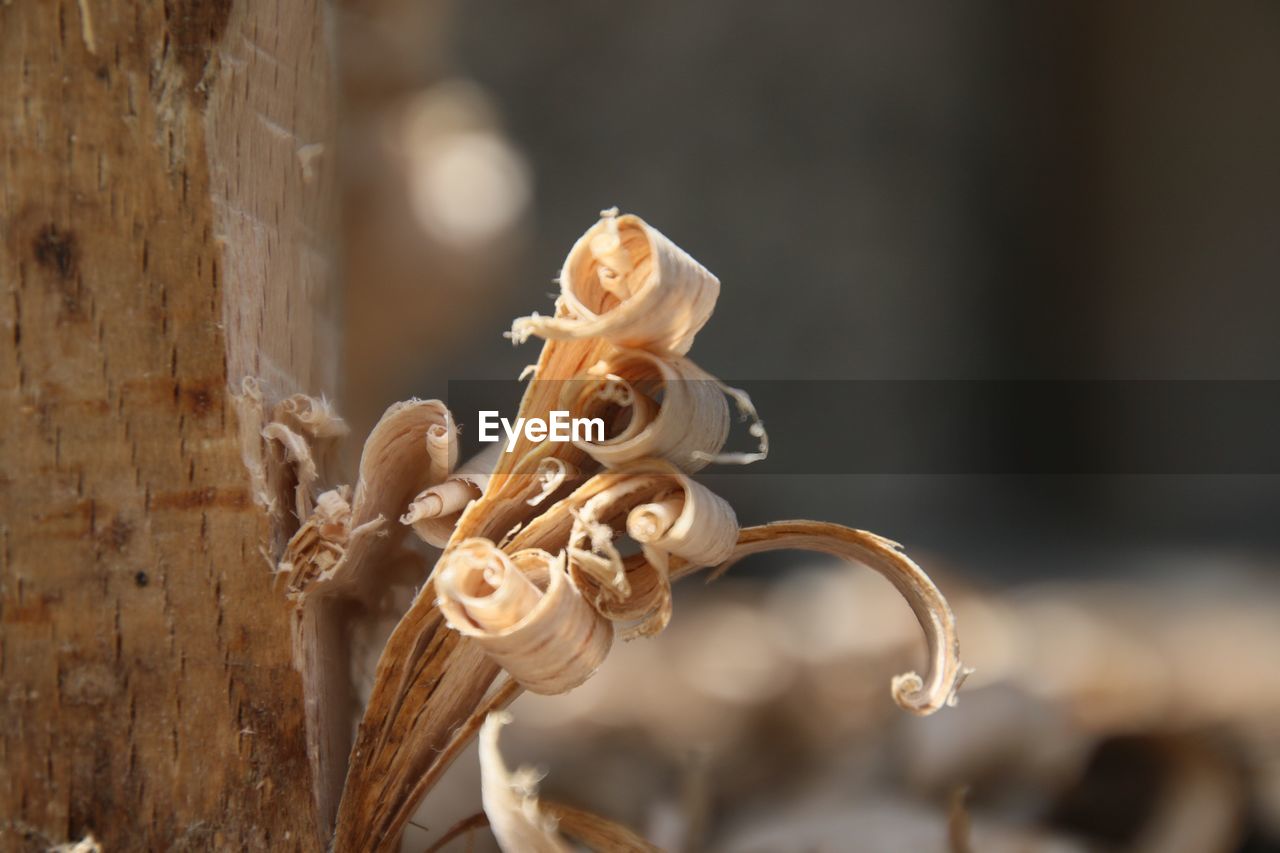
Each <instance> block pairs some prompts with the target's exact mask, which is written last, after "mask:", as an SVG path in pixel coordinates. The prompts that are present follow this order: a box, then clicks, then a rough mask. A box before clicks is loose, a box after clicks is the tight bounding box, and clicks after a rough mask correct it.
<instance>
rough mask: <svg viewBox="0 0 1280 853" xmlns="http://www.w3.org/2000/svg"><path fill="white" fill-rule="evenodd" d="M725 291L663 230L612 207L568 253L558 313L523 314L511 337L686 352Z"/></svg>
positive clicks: (558, 302)
mask: <svg viewBox="0 0 1280 853" xmlns="http://www.w3.org/2000/svg"><path fill="white" fill-rule="evenodd" d="M719 294H720V281H719V279H717V278H716V277H715V276H714V275H712V274H711V273H710V272H708V271H707V270H706V269H705V268H704V267H703V266H702V265H701V264H699V263H698V262H697V261H695V260H694V259H693V258H691V257H689V255H687V254H686V253H685V252H684V251H683V250H682V249H680V248H679V247H678V246H676V245H675V244H674V243H672V242H671V241H670V240H668V239H667V238H666V237H664V236H663V235H662V234H661V233H660V232H658V231H657V229H655V228H653V227H651V226H650V225H648V224H647V223H646V222H645V221H644V220H642V219H640V218H639V217H637V216H618V215H617V210H607V211H604V212H603V213H602V214H601V218H600V221H599V222H597V223H596V224H595V225H594V226H592V227H591V228H590V229H589V230H588V231H587V233H586V234H584V235H583V236H582V237H581V239H579V240H578V242H577V243H576V244H575V245H574V247H573V249H571V250H570V252H569V257H568V259H567V260H566V261H565V265H564V269H563V270H562V271H561V273H560V298H559V299H558V300H556V314H555V316H554V317H542V316H539V315H538V314H534V315H532V316H530V317H522V318H520V319H519V320H516V321H515V323H514V324H513V325H512V328H511V337H512V339H513V340H515V341H516V342H517V343H521V342H524V341H526V340H528V339H529V337H530V336H532V335H538V336H539V337H543V338H547V339H574V338H604V339H606V340H608V341H610V342H611V343H613V344H615V345H617V346H621V347H632V348H636V349H645V350H651V351H656V352H667V353H674V354H676V355H683V354H684V353H686V352H688V351H689V348H690V347H691V346H693V339H694V336H695V335H696V334H697V333H698V330H699V329H701V328H702V326H703V325H704V324H705V323H706V322H707V320H708V318H710V316H711V312H712V310H713V309H714V308H715V304H716V298H717V297H718V296H719Z"/></svg>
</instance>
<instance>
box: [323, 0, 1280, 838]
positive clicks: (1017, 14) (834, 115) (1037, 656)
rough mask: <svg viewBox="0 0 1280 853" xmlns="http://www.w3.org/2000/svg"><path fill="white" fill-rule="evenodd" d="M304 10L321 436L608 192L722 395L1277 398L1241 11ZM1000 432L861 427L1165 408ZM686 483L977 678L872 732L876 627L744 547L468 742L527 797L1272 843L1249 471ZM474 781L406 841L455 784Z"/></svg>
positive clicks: (1270, 194)
mask: <svg viewBox="0 0 1280 853" xmlns="http://www.w3.org/2000/svg"><path fill="white" fill-rule="evenodd" d="M342 8H343V13H342V19H341V22H340V26H339V30H338V33H337V36H338V40H339V44H340V49H341V55H342V69H343V70H342V73H343V92H344V106H343V111H344V112H343V119H342V125H341V127H342V149H343V151H342V158H341V163H342V172H343V176H344V178H343V179H344V208H343V210H344V214H343V215H344V235H343V239H344V242H343V252H344V253H345V259H344V278H345V282H346V297H345V298H346V310H345V316H346V318H347V329H346V359H345V364H346V371H347V373H346V376H345V384H344V388H343V391H342V393H341V396H340V401H341V409H342V411H343V414H344V416H346V417H347V419H348V420H349V421H350V422H351V423H352V425H353V428H354V432H355V434H356V435H361V434H363V433H364V432H366V431H367V430H368V428H369V427H371V426H372V424H373V423H374V422H375V421H376V420H377V417H378V415H379V414H380V413H381V412H382V410H383V409H385V408H386V406H388V405H389V404H390V403H392V402H393V401H395V400H399V399H403V398H406V397H409V396H420V397H433V396H440V397H443V396H445V395H446V389H447V384H448V382H449V381H451V380H455V381H456V380H460V379H508V378H511V377H513V376H515V375H516V374H517V373H518V372H519V371H520V369H521V368H522V367H523V366H524V365H525V364H527V363H529V362H531V361H533V360H534V359H535V358H536V353H537V349H536V345H534V344H529V345H526V346H525V347H522V348H519V349H515V348H512V347H511V346H510V344H509V343H508V342H507V341H505V340H503V338H502V336H501V335H502V332H504V331H506V330H507V329H509V327H510V321H511V319H512V318H513V317H516V316H520V315H524V314H528V313H529V312H531V311H533V310H539V311H542V312H543V313H546V312H547V311H549V310H550V308H551V301H552V294H554V292H555V290H556V286H555V284H554V282H553V279H554V277H555V275H556V274H557V272H558V271H559V267H560V264H561V262H562V261H563V258H564V255H565V254H566V253H567V251H568V249H569V247H570V246H571V245H572V243H573V241H574V240H575V239H576V238H577V237H578V236H579V235H580V234H581V233H582V232H583V231H584V230H586V228H587V227H589V226H590V225H591V224H592V223H593V222H594V221H595V218H596V216H597V213H598V211H600V210H601V209H603V208H607V207H611V206H614V205H617V206H618V207H620V208H621V209H622V210H623V211H625V212H632V213H636V214H638V215H640V216H642V217H644V218H645V219H646V220H647V221H648V222H650V223H651V224H653V225H654V226H655V227H657V228H658V229H660V230H661V231H663V232H664V233H665V234H666V235H667V236H669V237H670V238H671V239H672V240H674V241H675V242H676V243H677V244H679V245H680V246H681V247H683V248H684V249H685V250H687V251H688V252H689V253H690V254H692V255H693V256H694V257H695V258H697V259H698V260H700V261H701V262H702V263H703V264H705V265H706V266H707V267H708V268H709V269H710V270H711V271H712V272H714V273H715V274H716V275H717V276H719V278H720V279H721V281H722V283H723V290H722V293H721V298H720V302H719V305H718V308H717V310H716V313H715V316H714V317H713V319H712V321H711V323H710V324H709V325H708V326H707V328H706V329H705V330H704V331H703V332H702V334H701V335H700V336H699V337H698V340H697V342H696V344H695V347H694V350H693V352H692V353H691V355H692V357H693V358H694V359H695V360H696V361H697V362H698V363H699V364H701V365H702V366H703V367H705V368H707V369H708V370H709V371H711V372H712V373H714V374H716V375H719V376H722V377H724V378H726V379H730V380H734V381H736V382H737V383H738V384H741V385H742V386H743V387H746V388H747V389H748V390H750V388H751V382H752V381H753V380H756V381H762V380H799V379H804V380H817V379H823V380H859V379H861V380H868V379H871V380H994V379H1021V380H1117V379H1124V380H1280V335H1277V334H1276V332H1275V327H1276V318H1277V317H1280V288H1277V283H1278V282H1280V49H1278V46H1280V4H1277V3H1274V2H1234V0H1232V2H1224V3H1217V4H1204V3H1190V2H1172V3H1164V4H1159V5H1153V4H1136V3H1071V4H1068V3H1057V4H1013V3H987V2H977V3H967V4H963V5H957V4H946V3H941V2H923V3H910V4H887V3H876V4H873V3H866V2H846V3H805V4H781V3H764V2H727V0H707V2H701V3H697V4H693V3H679V2H670V0H662V2H651V3H645V4H605V3H598V2H595V3H590V2H582V1H581V0H576V1H575V2H565V3H560V4H529V3H520V2H515V0H486V2H475V3H451V2H440V0H432V2H426V0H365V2H349V3H346V4H344V6H343V7H342ZM817 387H832V388H838V387H841V386H839V385H835V384H832V385H831V386H817ZM1008 387H1010V388H1013V387H1015V386H1008ZM812 407H813V412H814V416H815V417H821V415H822V412H823V407H824V402H823V400H822V399H814V400H813V401H812ZM1018 412H1019V405H1018V401H1017V400H1009V401H1008V402H1007V405H1004V404H1001V403H1000V402H999V401H997V402H996V404H995V405H993V406H991V407H990V408H989V409H984V410H982V411H978V412H974V413H971V414H969V415H968V416H967V417H968V418H969V420H968V421H966V423H967V425H968V427H969V429H967V430H965V431H963V432H961V433H957V434H955V435H949V434H947V433H945V432H941V433H940V432H938V431H934V432H926V433H925V434H924V437H923V438H922V436H921V434H918V433H916V432H914V431H906V430H904V431H903V434H902V436H901V438H900V441H901V442H902V443H903V445H902V446H901V447H899V448H897V450H898V451H899V452H900V453H905V454H907V455H910V454H912V453H915V452H917V451H918V452H919V454H920V455H921V456H925V457H930V456H933V455H937V454H939V453H942V454H944V455H945V454H946V453H947V452H949V451H950V450H952V449H954V448H948V447H947V446H946V445H947V443H948V442H952V443H956V442H966V441H970V440H972V436H973V435H975V434H977V435H988V436H1013V437H1016V438H1017V440H1021V441H1036V442H1053V441H1057V440H1062V439H1064V438H1070V439H1072V440H1083V441H1085V442H1086V443H1087V444H1088V445H1089V446H1091V447H1095V448H1103V449H1104V450H1105V448H1106V447H1107V446H1108V444H1109V442H1112V441H1113V440H1117V441H1118V439H1116V437H1118V436H1130V437H1131V436H1132V435H1134V434H1139V435H1145V434H1151V435H1153V436H1156V437H1158V435H1159V432H1160V424H1159V423H1158V422H1157V423H1154V424H1153V423H1152V413H1151V412H1150V411H1148V410H1145V409H1142V408H1141V407H1136V406H1135V407H1133V408H1132V409H1129V408H1126V407H1125V406H1123V405H1120V406H1117V407H1115V409H1113V410H1109V411H1102V412H1097V413H1096V415H1095V416H1094V417H1089V418H1084V419H1075V420H1073V422H1072V423H1070V424H1064V425H1063V426H1062V432H1061V434H1058V433H1056V432H1055V431H1053V430H1050V431H1049V434H1047V435H1042V434H1036V435H1030V436H1028V435H1025V434H1024V433H1023V432H1020V430H1019V423H1018V417H1019V415H1018ZM761 414H762V416H763V417H764V420H765V423H766V424H768V423H769V417H770V412H769V411H768V410H767V409H762V412H761ZM1192 416H1194V413H1192ZM864 417H866V418H869V419H870V418H875V417H876V413H875V412H874V411H868V412H866V414H865V415H864ZM463 423H464V426H465V425H466V423H465V417H464V418H463ZM890 427H892V425H890ZM892 433H893V430H892V429H890V434H891V436H892ZM774 438H775V441H781V440H783V439H782V438H781V437H779V436H775V437H774ZM924 440H927V441H929V442H931V443H936V444H938V445H941V446H917V445H915V444H912V442H919V441H924ZM1017 440H1011V441H1010V443H1009V452H1010V454H1013V453H1014V452H1015V451H1016V447H1015V445H1016V444H1017ZM997 446H1001V442H997ZM959 449H960V451H963V448H959ZM836 467H838V466H836ZM1013 467H1014V468H1015V469H1016V466H1013ZM999 470H1000V471H1005V472H1007V471H1008V470H1010V469H1009V468H1005V467H1000V468H999ZM707 480H708V482H709V483H710V484H711V485H712V486H713V488H715V489H716V490H717V491H719V492H720V493H721V494H723V495H724V496H725V497H727V498H728V499H729V500H730V501H731V502H732V503H733V505H734V506H735V508H736V509H737V511H738V513H739V516H740V518H741V520H742V521H743V523H744V524H752V523H760V522H764V521H769V520H773V519H779V518H795V517H809V518H817V519H822V520H830V521H836V522H840V523H844V524H849V525H853V526H856V527H862V528H867V529H871V530H875V531H877V532H879V533H882V534H884V535H886V536H889V537H891V538H894V539H896V540H898V541H901V542H902V543H903V544H904V545H906V546H907V548H908V551H909V552H910V553H912V554H913V555H915V556H916V557H917V558H918V559H920V561H921V562H922V563H923V564H924V565H925V566H926V568H928V569H929V570H930V571H931V572H933V573H935V574H936V575H937V576H938V578H939V582H940V584H941V585H942V587H943V589H944V591H946V592H947V593H948V594H949V596H951V597H952V598H953V602H954V603H955V604H956V608H957V611H958V615H959V618H960V626H961V631H962V639H963V641H964V643H965V646H966V648H965V657H966V661H967V662H968V663H970V664H971V665H973V666H975V667H977V669H978V673H977V674H976V675H975V676H974V678H973V680H972V681H971V682H970V684H969V685H968V686H967V687H966V691H965V693H964V694H963V696H962V701H961V703H960V705H959V707H957V708H956V709H953V710H948V711H946V712H943V713H941V714H939V715H937V716H936V717H934V718H930V719H928V720H922V721H918V720H904V719H902V718H901V717H902V715H901V714H899V713H898V712H897V711H896V709H894V708H893V707H892V705H891V702H890V700H889V696H888V689H887V683H888V677H889V676H890V675H892V674H893V673H894V672H897V671H900V669H901V668H904V667H909V666H912V665H917V664H918V660H917V659H918V657H919V655H920V650H919V648H918V646H919V640H918V638H917V637H916V635H915V634H913V633H911V631H910V619H909V613H908V612H907V610H906V608H905V606H903V605H901V604H900V603H898V602H896V601H894V600H892V598H891V596H889V595H888V594H887V589H888V588H887V586H884V585H883V584H880V582H879V580H878V579H877V578H874V577H864V575H865V574H866V573H861V572H857V571H853V570H849V569H847V568H835V567H831V566H829V565H827V564H825V563H823V562H821V561H817V560H814V559H810V558H803V557H795V558H789V559H788V558H779V559H777V560H774V561H769V560H767V559H765V558H760V559H759V561H757V562H751V563H748V564H745V565H744V566H742V567H741V568H740V569H735V573H738V572H741V577H740V578H738V579H736V580H735V579H732V578H731V579H726V580H724V581H721V582H719V583H718V584H717V585H716V586H714V587H712V588H710V589H703V588H701V586H700V585H699V584H698V583H697V581H692V582H688V583H687V586H688V588H686V589H682V590H680V591H679V593H678V595H677V610H676V619H675V622H674V623H673V626H672V628H671V629H670V630H669V631H668V632H667V633H666V634H664V635H663V636H662V637H660V638H658V639H656V640H653V641H649V642H644V643H633V644H629V645H627V646H625V647H622V648H619V649H618V650H616V652H615V654H614V657H613V658H611V660H610V661H609V663H608V664H607V665H606V667H605V669H604V670H603V671H602V672H601V673H600V675H599V676H598V677H597V678H596V679H595V680H593V681H592V682H590V683H589V684H588V685H587V686H586V687H584V688H583V689H582V690H580V691H578V692H576V693H574V694H571V695H570V696H568V697H563V698H560V699H556V700H533V699H522V700H521V702H520V703H519V704H517V706H516V707H515V709H514V710H515V713H516V717H517V722H516V725H515V726H513V727H511V728H510V729H509V730H508V733H507V735H506V736H505V737H506V739H507V742H508V743H509V744H510V746H509V749H508V756H509V758H510V760H511V761H512V762H513V763H518V762H524V761H528V762H534V763H540V764H541V765H543V766H545V767H546V768H547V769H548V771H549V773H550V775H549V776H548V778H547V780H546V782H545V783H544V791H545V792H546V795H547V796H548V797H553V798H556V799H561V800H565V801H568V802H572V803H574V804H577V805H583V806H587V807H592V808H595V809H597V810H599V811H601V812H602V813H604V814H607V815H610V816H612V817H615V818H618V819H621V820H624V821H626V822H628V823H630V824H631V825H632V826H634V827H636V828H637V829H639V830H641V831H643V832H645V833H646V834H647V835H648V837H650V838H651V839H653V840H654V841H656V842H658V843H661V844H663V845H664V846H667V847H669V848H670V849H686V850H694V849H726V850H845V849H849V850H898V849H901V850H930V849H939V850H943V849H964V848H958V847H956V846H955V845H956V844H959V843H962V842H963V839H962V838H960V836H963V835H965V833H963V832H960V831H959V830H958V829H957V827H959V826H960V825H961V824H962V823H964V822H965V820H967V821H968V822H969V823H971V825H972V828H971V836H972V843H973V849H978V850H985V849H1019V850H1029V849H1145V850H1187V851H1193V850H1194V851H1201V850H1272V849H1280V726H1277V725H1276V724H1275V722H1274V721H1275V720H1276V719H1277V712H1280V665H1278V664H1277V663H1276V661H1275V654H1276V652H1275V650H1276V649H1277V648H1280V642H1277V641H1280V619H1277V618H1276V613H1277V611H1276V605H1277V604H1280V589H1277V583H1278V582H1280V574H1278V573H1277V572H1276V571H1275V565H1276V551H1277V549H1278V548H1280V525H1278V524H1277V523H1276V508H1277V507H1280V478H1278V477H1277V476H1275V474H1274V473H1268V472H1267V471H1266V470H1263V469H1260V470H1259V471H1257V472H1250V471H1233V472H1231V473H1229V474H1228V473H1219V474H1200V475H1196V476H1191V475H1185V474H1184V475H1174V474H1162V475H1142V476H1139V475H1118V474H1117V475H1110V476H1102V475H1098V474H1097V473H1096V472H1087V474H1081V475H1077V476H1067V475H1061V474H1059V475H1055V476H1036V475H1035V474H1034V472H1025V473H1023V474H1020V475H1019V474H1016V473H1013V474H1011V473H998V474H997V473H984V472H980V471H975V472H972V473H966V474H955V473H947V474H941V473H940V474H931V473H929V472H927V471H925V472H920V471H912V472H910V473H900V474H898V473H892V472H889V473H877V474H874V475H872V474H862V475H859V474H848V473H840V474H827V475H824V474H821V473H813V472H808V473H804V474H797V473H792V474H758V475H752V474H750V473H734V475H733V476H716V475H714V474H713V475H711V476H710V477H708V478H707ZM475 772H476V771H475V768H474V759H473V758H471V757H467V758H464V759H463V760H462V761H460V762H459V764H458V766H457V768H455V771H454V772H453V774H452V775H451V777H450V778H451V780H452V784H447V785H445V786H442V788H441V789H440V790H439V791H437V792H436V794H434V795H433V796H434V797H436V798H437V800H438V802H436V803H434V804H432V803H429V804H428V806H427V807H426V808H424V811H423V813H422V816H421V817H420V821H421V822H422V823H423V826H426V827H428V829H422V828H421V827H415V828H411V830H410V833H409V835H408V836H407V838H406V849H420V848H421V847H422V846H423V845H424V844H426V843H427V842H428V841H429V839H430V837H431V836H432V835H433V834H438V831H439V830H440V829H442V828H443V826H444V825H447V824H448V823H451V822H452V821H453V820H454V819H455V818H461V817H464V816H465V815H467V814H469V813H471V812H472V811H474V810H476V808H478V796H477V795H476V789H475V787H474V781H475V779H474V777H475ZM468 774H470V776H468ZM961 790H967V791H968V794H967V796H966V797H965V798H964V803H965V805H964V807H963V808H959V807H958V806H957V803H958V802H959V795H958V793H957V792H958V791H961ZM428 815H429V816H430V818H429V819H428V818H427V816H428ZM949 832H950V835H951V837H950V840H949V835H948V833H949ZM481 835H482V834H481ZM474 841H475V843H476V844H477V845H481V846H482V845H483V844H487V843H488V841H487V838H484V837H481V836H477V837H476V838H475V839H474ZM949 845H950V846H949ZM459 849H461V848H459Z"/></svg>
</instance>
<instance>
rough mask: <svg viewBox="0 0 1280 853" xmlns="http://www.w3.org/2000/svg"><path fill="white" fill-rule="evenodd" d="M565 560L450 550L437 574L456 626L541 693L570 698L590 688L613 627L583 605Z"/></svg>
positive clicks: (486, 544)
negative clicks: (579, 688)
mask: <svg viewBox="0 0 1280 853" xmlns="http://www.w3.org/2000/svg"><path fill="white" fill-rule="evenodd" d="M564 562H565V561H564V555H563V554H561V555H559V556H553V555H551V554H549V553H547V552H546V551H542V550H538V549H533V548H530V549H524V550H520V551H516V552H514V553H513V554H511V555H510V556H507V555H506V554H504V553H503V552H502V551H501V550H499V549H498V548H497V546H495V545H494V544H493V543H492V542H490V541H489V540H487V539H468V540H466V541H464V542H461V543H459V544H458V545H456V546H454V547H453V548H451V549H450V550H449V552H448V554H446V555H445V557H444V558H443V559H442V560H441V561H440V563H439V565H438V566H437V569H436V583H435V586H436V594H437V595H438V596H439V607H440V610H441V612H443V613H444V617H445V619H446V620H447V621H448V623H449V626H450V627H451V628H453V629H454V630H456V631H458V632H459V633H461V634H463V635H465V636H468V637H472V638H474V639H475V641H476V642H477V643H479V644H480V646H481V647H482V648H483V649H484V650H485V652H487V653H488V655H489V656H490V657H491V658H492V659H493V660H494V661H495V662H496V663H498V664H499V665H500V666H502V668H503V669H505V670H506V671H507V672H508V673H510V675H511V677H512V678H514V679H515V680H516V681H518V682H519V683H520V684H521V685H522V686H523V687H525V688H526V689H527V690H530V691H532V692H534V693H564V692H566V691H568V690H570V689H572V688H574V687H577V686H578V685H579V684H581V683H582V682H584V681H586V680H587V679H588V678H590V677H591V675H592V674H593V673H594V672H595V671H596V669H597V668H598V667H599V666H600V664H601V662H603V661H604V659H605V656H606V655H608V653H609V647H610V646H611V645H612V644H613V627H612V625H611V624H610V623H609V622H608V621H607V620H606V619H604V617H602V616H600V615H599V614H598V613H596V612H595V610H593V609H592V608H591V606H590V605H589V604H588V603H587V602H586V601H585V600H583V598H582V595H581V593H579V592H578V589H577V587H575V586H574V585H573V583H572V582H571V581H570V579H569V575H568V573H567V572H566V570H565V564H564Z"/></svg>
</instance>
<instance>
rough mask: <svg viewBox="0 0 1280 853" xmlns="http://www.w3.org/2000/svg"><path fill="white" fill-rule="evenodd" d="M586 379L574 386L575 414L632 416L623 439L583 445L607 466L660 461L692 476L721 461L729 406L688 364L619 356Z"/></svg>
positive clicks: (641, 354)
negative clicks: (609, 408)
mask: <svg viewBox="0 0 1280 853" xmlns="http://www.w3.org/2000/svg"><path fill="white" fill-rule="evenodd" d="M582 378H583V379H584V380H586V381H585V382H583V383H572V384H571V385H569V386H568V387H569V388H570V389H572V390H574V391H576V392H577V399H576V400H575V401H574V404H573V410H574V411H581V412H586V413H588V415H590V414H592V413H594V412H596V411H597V410H599V409H601V408H603V407H604V406H605V405H606V404H612V405H613V406H614V407H617V408H618V409H620V410H621V412H622V413H624V414H625V415H626V425H625V426H624V427H623V429H622V430H621V431H620V432H618V433H617V434H615V435H613V436H611V437H609V438H606V439H605V440H604V441H600V442H587V441H582V442H578V443H577V446H578V447H579V448H581V449H582V450H583V451H585V452H586V453H587V454H588V455H590V456H591V458H593V459H595V460H596V461H597V462H599V463H601V464H603V465H605V466H608V467H617V466H618V465H621V464H624V463H626V462H634V461H636V460H637V459H649V458H659V459H667V460H669V461H671V462H672V463H674V464H675V465H677V466H679V467H680V468H682V469H684V470H685V471H691V472H692V471H696V470H698V469H699V468H702V467H704V466H705V465H706V464H707V462H709V461H711V460H713V459H715V458H716V455H717V454H718V453H719V452H720V449H721V448H722V447H724V443H725V440H726V439H727V438H728V436H729V406H728V404H727V403H726V402H725V398H724V395H723V394H721V393H720V390H719V387H718V383H717V381H716V379H715V378H714V377H712V376H711V375H709V374H707V373H706V372H704V371H703V370H702V369H701V368H699V367H698V366H697V365H695V364H694V363H693V362H691V361H689V360H688V359H685V358H680V357H673V356H658V355H654V354H653V353H650V352H645V351H643V350H615V351H613V352H611V353H609V354H608V355H606V357H605V358H603V359H601V360H600V361H599V362H597V363H596V364H595V365H593V366H592V367H591V369H590V370H589V371H588V373H587V374H586V375H585V376H583V377H582ZM659 395H661V402H658V400H657V399H656V398H657V397H658V396H659Z"/></svg>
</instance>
